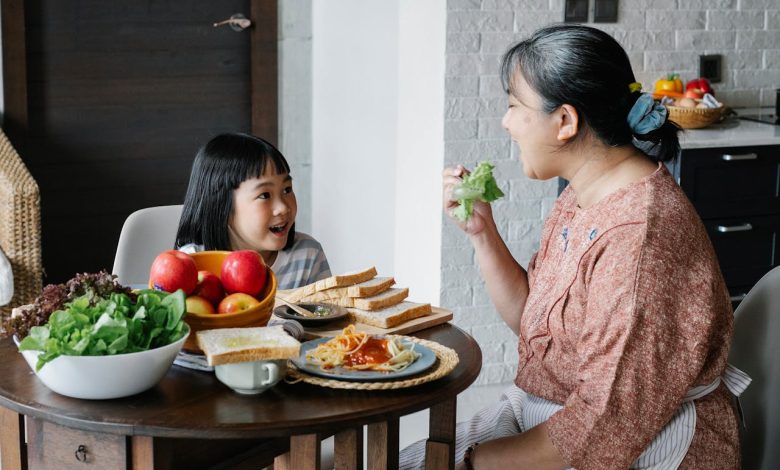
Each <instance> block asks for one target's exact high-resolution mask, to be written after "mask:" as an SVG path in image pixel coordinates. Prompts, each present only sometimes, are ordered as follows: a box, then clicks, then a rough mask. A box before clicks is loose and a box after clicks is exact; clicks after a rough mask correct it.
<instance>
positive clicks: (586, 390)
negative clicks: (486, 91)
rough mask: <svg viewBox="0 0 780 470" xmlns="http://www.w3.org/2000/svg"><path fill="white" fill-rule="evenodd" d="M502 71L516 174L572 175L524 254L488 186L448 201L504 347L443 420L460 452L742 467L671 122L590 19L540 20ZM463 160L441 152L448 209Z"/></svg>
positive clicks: (718, 323)
mask: <svg viewBox="0 0 780 470" xmlns="http://www.w3.org/2000/svg"><path fill="white" fill-rule="evenodd" d="M502 79H503V83H504V86H505V89H506V91H507V94H508V109H507V111H506V114H505V115H504V118H503V121H502V124H503V126H504V128H505V129H506V130H507V132H508V133H509V136H510V137H511V138H512V140H513V141H514V142H515V143H516V144H517V146H518V147H519V150H520V152H519V155H520V164H521V165H522V167H523V170H524V172H525V174H526V176H528V177H529V178H532V179H540V180H546V179H549V178H553V177H562V178H565V179H566V180H568V181H569V183H570V184H569V186H568V187H567V188H566V190H564V191H563V193H561V195H560V196H559V198H558V200H557V201H556V203H555V206H554V207H553V208H552V210H551V212H550V214H549V215H548V218H547V220H546V221H545V225H544V229H543V231H542V239H541V241H540V244H539V251H538V252H537V253H536V254H535V255H534V256H533V257H532V259H531V261H530V262H529V263H528V266H527V268H523V267H522V266H521V265H520V264H519V263H518V262H517V261H516V260H515V259H514V258H513V257H512V254H511V253H510V251H509V250H508V248H507V246H506V244H505V243H504V241H503V240H502V239H501V236H500V234H499V231H498V229H497V227H496V222H495V220H494V218H493V214H492V212H491V208H490V206H488V205H487V204H485V203H475V204H474V213H473V215H472V217H471V218H470V219H469V220H468V222H467V223H461V222H460V221H458V220H455V219H453V220H454V222H455V223H457V224H458V226H459V227H460V228H461V229H462V230H463V231H464V232H465V234H466V235H467V236H468V237H469V240H470V242H471V244H472V246H473V247H474V251H475V254H476V259H477V262H478V264H479V268H480V271H481V274H482V277H483V279H484V281H485V286H486V288H487V291H488V293H489V295H490V297H491V300H492V301H493V304H494V305H495V307H496V310H497V311H498V313H499V314H500V315H501V317H502V318H503V320H504V321H505V323H506V324H507V326H508V327H509V328H510V329H511V330H512V331H513V332H514V333H515V334H516V335H517V337H518V357H519V362H518V367H517V376H516V378H515V384H514V385H513V386H512V387H510V388H509V389H508V390H506V392H505V394H504V396H503V397H502V400H501V401H500V402H499V403H497V404H496V405H495V406H493V407H491V408H488V409H486V410H483V411H482V412H480V413H478V414H477V415H475V416H474V418H472V419H471V421H468V422H465V423H461V424H459V425H458V428H457V438H456V450H455V454H456V458H457V459H458V467H457V468H461V469H463V468H467V469H472V468H473V469H489V468H533V469H564V468H569V467H574V468H578V469H583V470H584V469H613V468H614V469H617V468H629V467H630V468H643V469H650V468H652V469H673V468H678V467H679V468H686V469H721V468H722V469H727V468H728V469H733V468H739V465H740V455H739V433H738V428H737V418H736V413H735V410H734V407H733V405H732V396H731V393H734V394H737V395H738V394H739V393H741V391H742V390H744V386H746V382H747V381H749V380H747V379H746V378H745V377H744V376H741V375H740V373H739V371H736V370H735V369H733V368H732V367H730V366H728V367H727V363H726V361H727V358H728V352H729V345H730V342H731V333H732V328H733V315H732V311H731V303H730V301H729V295H728V291H727V290H726V286H725V283H724V281H723V277H722V276H721V273H720V269H719V267H718V260H717V258H716V257H715V253H714V250H713V248H712V245H711V243H710V241H709V238H708V236H707V232H706V230H705V228H704V226H703V224H702V223H701V220H700V219H699V217H698V215H697V214H696V211H695V209H694V208H693V206H692V205H691V204H690V202H689V201H688V199H687V198H686V196H685V194H684V193H683V192H682V190H681V189H680V187H679V186H678V185H677V184H676V183H675V181H674V179H673V178H672V176H671V175H670V174H669V172H668V171H667V170H666V167H665V166H664V165H663V163H661V162H663V161H667V160H670V159H672V158H674V157H675V156H676V154H677V152H678V151H679V142H678V138H677V132H678V130H679V129H678V128H677V127H676V126H675V125H674V124H673V123H671V122H669V121H668V120H667V114H666V109H665V108H664V107H663V106H661V105H660V104H658V103H656V102H655V101H654V100H653V98H652V97H651V96H650V95H648V94H643V93H641V86H640V85H639V84H638V83H636V82H635V78H634V74H633V72H632V70H631V65H630V63H629V60H628V57H627V55H626V53H625V51H623V49H622V48H621V46H620V45H619V44H618V43H617V41H615V40H614V39H613V38H612V37H610V36H609V35H608V34H606V33H604V32H602V31H600V30H598V29H595V28H589V27H586V26H581V25H557V26H550V27H547V28H543V29H541V30H539V31H537V32H536V33H534V34H533V35H532V36H531V37H530V38H529V39H527V40H525V41H522V42H520V43H518V44H516V45H515V46H513V47H512V48H511V49H510V50H509V51H508V52H507V53H506V54H505V56H504V59H503V65H502ZM465 171H466V170H465V169H464V168H463V167H462V166H458V167H455V168H447V169H445V170H444V191H443V192H444V201H443V202H444V209H445V212H446V213H447V214H448V215H450V214H451V213H452V210H453V209H454V208H455V207H457V204H458V203H457V200H456V199H455V198H453V197H452V193H453V190H454V188H455V187H457V185H458V184H459V183H460V182H461V177H462V176H463V175H464V172H465ZM730 392H731V393H730ZM423 450H424V447H423V446H422V445H420V444H415V445H413V446H410V447H409V448H407V449H405V450H404V451H403V452H402V454H401V458H400V463H401V465H400V467H401V468H410V467H418V466H421V465H422V457H421V456H422V451H423Z"/></svg>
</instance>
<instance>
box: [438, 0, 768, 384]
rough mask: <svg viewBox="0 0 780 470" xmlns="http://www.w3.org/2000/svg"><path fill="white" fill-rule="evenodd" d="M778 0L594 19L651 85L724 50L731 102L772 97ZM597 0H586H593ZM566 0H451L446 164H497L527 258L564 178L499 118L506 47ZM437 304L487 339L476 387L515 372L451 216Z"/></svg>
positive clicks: (665, 7) (721, 88)
mask: <svg viewBox="0 0 780 470" xmlns="http://www.w3.org/2000/svg"><path fill="white" fill-rule="evenodd" d="M777 2H778V0H739V1H737V0H686V1H681V0H623V1H621V2H620V11H619V21H618V22H617V23H592V24H591V25H592V26H595V27H597V28H600V29H603V30H604V31H606V32H608V33H610V34H612V35H613V36H614V37H615V38H616V39H617V40H618V41H619V42H620V43H621V44H622V45H623V47H624V48H625V49H626V51H627V53H628V56H629V59H630V60H631V63H632V65H633V68H634V73H635V74H636V75H637V79H638V80H639V81H640V82H641V83H643V84H644V86H645V89H650V88H652V87H653V84H654V82H655V80H657V79H658V78H660V77H661V76H663V75H664V74H667V73H670V72H677V73H680V74H681V76H682V78H683V79H685V80H689V79H692V78H695V77H696V76H698V67H699V55H701V54H721V55H722V56H723V69H722V76H723V80H722V82H721V83H717V84H714V87H715V90H716V91H717V94H718V96H719V97H720V98H721V99H722V100H723V101H724V102H726V103H727V104H729V105H731V106H735V107H740V106H759V105H764V106H766V105H770V104H774V99H775V91H774V90H775V87H777V86H778V85H780V84H779V83H778V77H780V26H778V24H780V21H778V20H780V7H778V3H777ZM590 3H591V8H592V5H593V2H590ZM563 5H564V2H563V0H448V3H447V10H448V11H447V57H446V77H445V79H446V90H445V94H446V95H445V109H444V113H445V140H446V142H445V164H447V165H448V166H451V165H456V164H459V163H460V164H464V165H466V166H467V167H473V166H474V165H475V164H477V163H478V162H480V161H482V160H488V161H491V162H493V163H494V164H495V165H496V177H497V180H498V182H499V185H500V186H501V188H502V189H503V191H504V192H505V193H506V197H505V198H503V199H501V200H499V201H497V202H496V203H494V204H493V209H494V215H495V217H496V221H497V223H498V226H499V230H500V231H501V234H502V236H503V237H504V240H505V241H506V243H507V246H508V248H509V250H510V252H511V253H512V254H513V255H514V256H515V258H516V259H517V260H518V261H519V262H520V263H521V264H522V265H524V266H525V265H527V263H528V260H529V259H530V257H531V255H532V254H533V253H534V252H535V251H536V250H537V249H538V241H539V237H540V231H541V227H542V223H543V220H544V217H545V216H546V214H547V213H548V212H549V211H550V208H551V207H552V204H553V202H554V200H555V197H556V195H557V181H554V180H553V181H542V182H540V181H530V180H528V178H526V177H525V175H524V174H523V172H522V166H521V164H520V162H519V161H518V155H517V149H516V147H515V146H514V145H512V144H511V142H510V141H509V138H508V137H507V136H506V133H505V132H504V130H503V129H502V128H501V116H502V115H503V113H504V110H505V109H506V96H505V93H504V90H503V89H502V88H501V84H500V81H499V76H498V73H499V65H500V58H501V54H502V53H503V52H504V51H505V50H506V49H507V48H508V47H509V46H510V45H511V44H512V43H513V42H514V41H517V40H519V39H522V38H523V37H526V36H527V35H528V34H529V33H530V32H532V31H534V30H535V29H537V28H539V27H542V26H545V25H547V24H550V23H555V22H559V21H561V20H562V19H563ZM441 276H442V282H441V286H442V287H441V304H442V305H443V306H445V307H448V308H451V309H452V310H453V311H454V312H455V319H454V321H455V323H456V324H457V325H458V326H460V327H461V328H464V329H466V330H467V331H469V332H470V333H471V334H472V335H473V336H474V337H475V338H476V340H477V342H478V343H479V344H480V346H481V347H482V351H483V354H484V356H483V369H482V373H481V375H480V377H479V379H478V380H477V382H476V385H477V386H480V385H484V386H488V385H495V384H502V383H510V382H511V381H512V379H513V378H514V375H515V369H516V365H517V347H516V341H517V339H516V338H515V335H514V334H513V333H512V332H511V331H509V329H508V328H507V327H506V326H505V325H504V324H503V322H502V321H501V318H500V317H499V315H498V313H497V312H496V311H495V309H494V308H493V306H492V304H491V303H490V299H489V297H488V295H487V292H486V290H485V286H484V283H483V281H482V278H481V276H480V273H479V268H478V267H477V265H476V262H475V259H474V252H473V249H472V248H471V246H470V244H469V243H468V240H467V238H466V236H465V235H464V234H463V233H462V232H461V231H460V230H459V229H458V228H457V227H455V226H454V224H452V223H451V222H450V221H449V220H446V219H445V221H444V224H443V228H442V273H441Z"/></svg>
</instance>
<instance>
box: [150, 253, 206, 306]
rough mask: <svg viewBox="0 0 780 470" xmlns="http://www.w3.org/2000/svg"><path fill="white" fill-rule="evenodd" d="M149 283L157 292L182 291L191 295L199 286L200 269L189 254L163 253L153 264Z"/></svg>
mask: <svg viewBox="0 0 780 470" xmlns="http://www.w3.org/2000/svg"><path fill="white" fill-rule="evenodd" d="M149 283H150V284H151V285H152V287H153V288H155V289H157V290H164V291H166V292H175V291H176V290H178V289H181V290H183V291H184V293H185V294H187V295H189V294H191V293H192V291H194V290H195V286H196V285H197V284H198V268H197V267H196V266H195V261H193V260H192V258H190V255H188V254H187V253H182V252H181V251H178V250H168V251H163V252H162V253H160V254H159V255H157V258H155V259H154V262H153V263H152V268H151V269H150V270H149Z"/></svg>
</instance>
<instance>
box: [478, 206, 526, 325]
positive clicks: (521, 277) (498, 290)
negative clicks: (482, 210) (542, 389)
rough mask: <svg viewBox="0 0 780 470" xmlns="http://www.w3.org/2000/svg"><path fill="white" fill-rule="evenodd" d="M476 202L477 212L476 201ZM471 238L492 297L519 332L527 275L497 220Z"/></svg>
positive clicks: (494, 303) (509, 322) (506, 319)
mask: <svg viewBox="0 0 780 470" xmlns="http://www.w3.org/2000/svg"><path fill="white" fill-rule="evenodd" d="M479 204H484V203H479ZM474 205H475V212H476V210H477V209H476V205H477V203H475V204H474ZM484 205H487V204H484ZM470 238H471V243H472V245H473V246H474V252H475V253H476V256H477V264H478V265H479V270H480V272H481V273H482V279H484V280H485V287H486V288H487V291H488V294H489V295H490V299H491V300H492V301H493V305H495V307H496V310H498V313H499V314H500V315H501V318H503V319H504V322H506V324H507V325H508V326H509V328H510V329H511V330H512V331H514V332H515V334H518V333H519V332H520V316H521V314H522V313H523V309H524V308H525V301H526V299H527V298H528V275H527V273H526V271H525V269H523V268H522V266H520V264H519V263H518V262H517V261H515V259H514V257H513V256H512V253H510V251H509V248H507V246H506V244H505V243H504V240H502V239H501V235H499V233H498V229H497V228H496V226H495V224H491V225H490V226H488V227H486V229H485V230H483V231H481V232H479V233H477V234H474V235H471V236H470Z"/></svg>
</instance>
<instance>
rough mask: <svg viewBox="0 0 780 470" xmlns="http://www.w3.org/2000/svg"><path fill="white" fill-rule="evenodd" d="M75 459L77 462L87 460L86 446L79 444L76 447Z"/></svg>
mask: <svg viewBox="0 0 780 470" xmlns="http://www.w3.org/2000/svg"><path fill="white" fill-rule="evenodd" d="M74 454H76V460H78V461H79V462H86V461H87V446H85V445H84V444H81V445H80V446H79V448H78V449H76V452H74Z"/></svg>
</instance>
